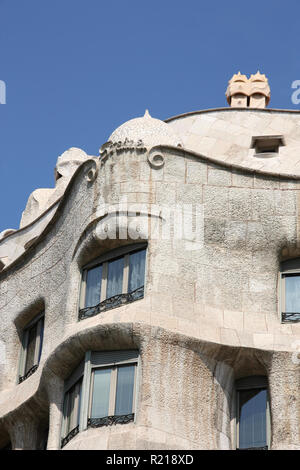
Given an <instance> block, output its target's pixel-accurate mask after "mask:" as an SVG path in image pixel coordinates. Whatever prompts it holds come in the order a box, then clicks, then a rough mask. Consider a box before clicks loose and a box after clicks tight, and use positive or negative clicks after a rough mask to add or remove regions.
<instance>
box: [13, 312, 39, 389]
mask: <svg viewBox="0 0 300 470" xmlns="http://www.w3.org/2000/svg"><path fill="white" fill-rule="evenodd" d="M43 336H44V313H41V314H40V315H39V316H38V317H36V318H35V319H34V320H33V321H32V322H30V323H29V324H28V325H27V327H26V328H25V329H24V331H23V338H22V350H21V359H20V367H19V383H21V382H23V381H24V380H25V379H27V378H28V377H29V376H30V375H32V374H33V373H34V372H35V371H36V369H37V368H38V364H39V362H40V358H41V354H42V346H43Z"/></svg>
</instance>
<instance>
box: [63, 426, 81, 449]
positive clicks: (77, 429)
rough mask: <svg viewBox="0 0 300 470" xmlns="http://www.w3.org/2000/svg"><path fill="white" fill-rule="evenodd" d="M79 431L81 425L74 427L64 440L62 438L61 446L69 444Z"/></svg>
mask: <svg viewBox="0 0 300 470" xmlns="http://www.w3.org/2000/svg"><path fill="white" fill-rule="evenodd" d="M78 433H79V425H78V426H76V428H74V429H72V430H71V431H70V432H69V433H68V434H67V435H66V437H64V438H63V439H62V440H61V447H64V446H65V445H66V444H68V442H69V441H70V440H71V439H73V437H74V436H76V434H78Z"/></svg>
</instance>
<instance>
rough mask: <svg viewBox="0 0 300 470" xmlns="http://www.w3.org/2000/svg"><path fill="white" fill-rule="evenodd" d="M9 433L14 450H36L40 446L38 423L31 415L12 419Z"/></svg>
mask: <svg viewBox="0 0 300 470" xmlns="http://www.w3.org/2000/svg"><path fill="white" fill-rule="evenodd" d="M9 434H10V437H11V444H12V450H36V449H37V447H38V424H37V423H36V421H35V420H34V419H33V418H31V417H29V416H20V417H18V418H17V419H11V420H10V423H9Z"/></svg>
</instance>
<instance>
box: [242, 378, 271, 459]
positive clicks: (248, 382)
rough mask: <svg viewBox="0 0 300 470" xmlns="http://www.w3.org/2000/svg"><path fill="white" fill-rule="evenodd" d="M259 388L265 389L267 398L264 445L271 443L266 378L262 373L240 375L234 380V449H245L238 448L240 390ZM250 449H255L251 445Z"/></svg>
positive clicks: (268, 447)
mask: <svg viewBox="0 0 300 470" xmlns="http://www.w3.org/2000/svg"><path fill="white" fill-rule="evenodd" d="M255 389H261V390H266V392H267V394H266V395H267V399H266V447H267V449H266V450H268V449H270V445H271V414H270V396H269V386H268V379H267V377H266V376H264V375H254V376H248V377H242V378H240V379H237V380H236V381H235V402H236V426H235V429H236V436H235V444H236V450H247V449H240V448H239V440H240V413H239V408H240V392H241V391H245V390H255ZM250 449H256V448H255V447H252V448H250Z"/></svg>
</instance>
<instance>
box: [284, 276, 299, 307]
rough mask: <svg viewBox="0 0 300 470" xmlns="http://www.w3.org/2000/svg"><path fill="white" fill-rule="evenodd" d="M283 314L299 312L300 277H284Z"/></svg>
mask: <svg viewBox="0 0 300 470" xmlns="http://www.w3.org/2000/svg"><path fill="white" fill-rule="evenodd" d="M285 312H286V313H297V312H300V275H299V276H298V275H297V276H286V277H285Z"/></svg>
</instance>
